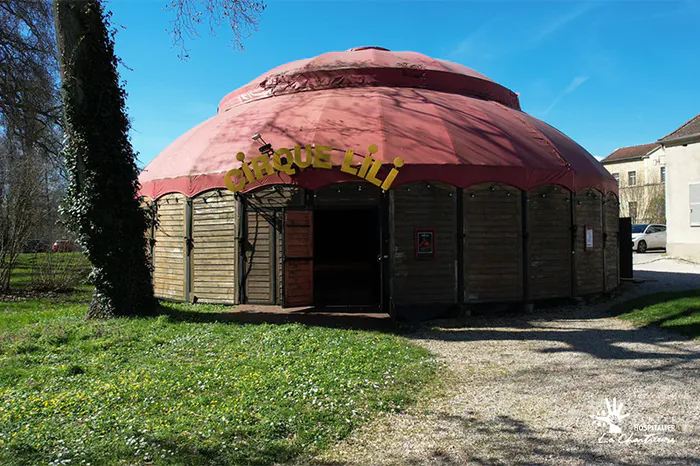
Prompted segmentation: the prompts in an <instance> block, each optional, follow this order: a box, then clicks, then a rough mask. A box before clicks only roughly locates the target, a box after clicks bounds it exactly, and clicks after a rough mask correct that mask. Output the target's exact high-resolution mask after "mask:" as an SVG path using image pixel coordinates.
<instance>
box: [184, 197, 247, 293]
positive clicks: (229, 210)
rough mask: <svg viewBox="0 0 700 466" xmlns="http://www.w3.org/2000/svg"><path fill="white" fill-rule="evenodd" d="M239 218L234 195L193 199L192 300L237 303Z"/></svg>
mask: <svg viewBox="0 0 700 466" xmlns="http://www.w3.org/2000/svg"><path fill="white" fill-rule="evenodd" d="M237 215H239V213H238V211H237V210H236V200H235V198H234V195H233V194H232V193H230V192H226V191H224V192H222V191H219V190H214V191H208V192H205V193H201V194H198V195H197V196H195V197H193V198H192V222H191V223H192V227H191V228H192V233H191V238H192V246H193V247H192V251H191V253H190V254H191V259H190V264H191V268H190V270H191V276H190V277H191V278H190V282H191V284H192V286H191V288H190V290H191V291H190V293H191V294H190V299H191V300H195V299H196V300H197V302H202V303H221V304H233V303H235V302H237V297H236V293H238V292H239V287H238V285H237V279H236V271H237V268H236V256H237V253H238V248H237V244H236V234H237V233H236V230H237V227H238V226H239V223H238V222H237V220H236V217H237Z"/></svg>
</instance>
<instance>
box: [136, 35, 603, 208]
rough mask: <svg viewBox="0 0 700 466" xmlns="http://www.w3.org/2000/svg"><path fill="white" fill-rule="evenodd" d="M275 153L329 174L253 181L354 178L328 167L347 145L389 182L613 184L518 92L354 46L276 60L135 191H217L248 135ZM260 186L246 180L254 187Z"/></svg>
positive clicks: (250, 145) (176, 145)
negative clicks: (312, 148)
mask: <svg viewBox="0 0 700 466" xmlns="http://www.w3.org/2000/svg"><path fill="white" fill-rule="evenodd" d="M256 133H259V134H261V135H262V136H263V138H264V139H265V141H266V142H269V143H271V144H272V146H273V147H274V148H275V149H280V148H292V147H293V146H295V145H301V146H305V145H307V144H316V145H326V146H332V147H333V148H334V151H333V154H332V157H331V160H332V162H333V165H334V168H333V169H332V170H319V169H316V170H314V169H311V168H309V169H305V170H303V171H301V173H299V174H298V175H296V176H294V177H292V178H290V177H289V176H287V175H286V174H276V175H274V176H269V177H267V178H265V179H263V180H262V181H261V182H260V184H297V185H301V186H304V187H307V188H309V189H316V188H319V187H321V186H324V185H327V184H331V183H337V182H344V181H357V178H356V177H353V176H350V175H347V174H345V173H342V172H341V171H340V170H339V167H340V165H341V164H342V161H343V155H344V153H345V151H346V150H347V149H353V150H355V151H356V152H357V153H358V154H367V148H368V146H369V145H370V144H376V145H378V146H379V153H378V154H376V155H375V156H374V157H375V158H378V159H380V160H382V161H383V162H387V163H389V164H391V163H392V162H393V160H394V158H395V157H401V158H403V159H404V161H405V165H404V166H403V167H402V168H401V170H400V172H399V174H398V177H397V178H396V181H395V182H394V184H393V186H398V185H401V184H405V183H410V182H413V181H420V180H423V181H442V182H446V183H450V184H453V185H456V186H460V187H467V186H470V185H473V184H476V183H481V182H501V183H507V184H511V185H514V186H516V187H518V188H520V189H525V190H527V189H530V188H533V187H535V186H538V185H543V184H559V185H563V186H565V187H567V188H569V189H571V190H574V191H577V190H579V189H581V188H585V187H592V188H596V189H598V190H600V191H603V192H609V191H613V192H617V184H616V182H615V180H614V179H613V178H612V175H610V174H609V173H608V172H607V171H606V170H605V169H604V168H603V167H602V165H600V164H599V163H598V161H597V160H595V159H594V158H593V157H592V156H591V155H590V154H589V153H588V152H587V151H586V150H585V149H583V148H582V147H581V146H579V145H578V144H576V143H575V142H574V141H572V140H571V139H569V138H568V137H566V136H565V135H564V134H562V133H561V132H559V131H558V130H556V129H554V128H553V127H551V126H549V125H547V124H546V123H543V122H542V121H540V120H538V119H536V118H534V117H532V116H530V115H527V114H526V113H523V112H522V111H520V106H519V102H518V98H517V96H516V95H515V94H514V93H513V92H511V91H510V90H508V89H506V88H505V87H503V86H501V85H499V84H497V83H495V82H493V81H491V80H490V79H488V78H486V77H485V76H483V75H481V74H479V73H477V72H475V71H473V70H471V69H469V68H466V67H464V66H461V65H457V64H454V63H450V62H446V61H443V60H435V59H432V58H429V57H426V56H425V55H421V54H418V53H413V52H389V51H386V50H384V49H379V48H360V49H353V50H350V51H347V52H333V53H326V54H323V55H320V56H318V57H316V58H312V59H308V60H300V61H296V62H292V63H289V64H287V65H283V66H281V67H278V68H275V69H274V70H272V71H270V72H268V73H266V74H264V75H263V76H261V77H260V78H257V79H255V80H254V81H252V82H251V83H249V84H247V85H246V86H243V87H242V88H240V89H238V90H236V91H234V92H232V93H231V94H229V95H227V96H226V97H225V98H224V99H223V100H222V101H221V103H220V105H219V111H218V114H217V115H216V116H214V117H212V118H211V119H209V120H207V121H205V122H204V123H202V124H200V125H199V126H197V127H195V128H193V129H191V130H190V131H188V132H187V133H186V134H184V135H183V136H181V137H180V138H179V139H177V140H176V141H175V142H173V143H172V144H171V145H170V146H169V147H168V148H167V149H165V150H164V151H163V152H162V153H161V154H160V155H158V156H157V157H156V158H155V159H154V160H153V161H152V162H151V163H150V164H149V165H148V166H147V167H146V169H145V170H144V171H143V173H142V174H141V176H140V182H141V185H142V188H141V193H142V194H144V195H147V196H149V197H151V198H157V197H159V196H161V195H163V194H166V193H169V192H179V193H183V194H185V195H187V196H194V195H196V194H197V193H200V192H202V191H206V190H209V189H212V188H224V187H225V185H224V174H225V173H226V172H227V171H228V170H230V169H232V168H236V167H238V166H240V162H238V161H237V160H236V157H235V156H236V153H238V152H245V153H246V155H247V156H248V159H250V158H251V157H253V156H256V155H259V152H258V147H259V144H258V143H257V142H255V141H253V140H252V139H251V136H253V135H254V134H256ZM260 184H255V185H252V186H247V189H253V188H255V187H256V186H259V185H260Z"/></svg>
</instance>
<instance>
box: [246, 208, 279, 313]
mask: <svg viewBox="0 0 700 466" xmlns="http://www.w3.org/2000/svg"><path fill="white" fill-rule="evenodd" d="M274 222H275V213H274V212H270V211H267V212H265V211H247V212H246V238H245V243H246V244H245V263H244V264H243V267H244V272H243V273H244V275H245V287H246V288H245V295H246V302H248V303H251V304H274V302H275V293H276V292H277V293H278V291H277V290H275V286H274V283H275V279H274V278H275V277H274V276H273V274H274V273H275V271H276V270H277V269H278V267H276V265H275V262H276V261H275V256H276V254H275V247H274V244H273V238H274V236H275V235H274V233H273V224H274Z"/></svg>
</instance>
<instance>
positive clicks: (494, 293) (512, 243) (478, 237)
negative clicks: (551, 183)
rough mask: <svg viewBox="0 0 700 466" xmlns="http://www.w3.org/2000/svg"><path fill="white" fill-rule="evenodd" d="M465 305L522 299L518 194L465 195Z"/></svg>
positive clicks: (489, 189)
mask: <svg viewBox="0 0 700 466" xmlns="http://www.w3.org/2000/svg"><path fill="white" fill-rule="evenodd" d="M462 198H463V206H464V207H463V208H464V231H465V238H464V281H465V285H464V290H465V295H466V296H465V301H466V302H496V301H518V300H521V299H522V298H523V262H522V261H523V257H522V244H523V240H522V239H523V238H522V199H521V191H520V190H519V189H517V188H514V187H511V186H504V185H496V186H490V185H489V186H484V185H481V186H474V187H472V188H469V189H467V190H465V191H464V195H463V197H462Z"/></svg>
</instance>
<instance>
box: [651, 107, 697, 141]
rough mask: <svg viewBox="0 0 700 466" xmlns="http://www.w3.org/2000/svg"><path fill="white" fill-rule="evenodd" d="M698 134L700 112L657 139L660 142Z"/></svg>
mask: <svg viewBox="0 0 700 466" xmlns="http://www.w3.org/2000/svg"><path fill="white" fill-rule="evenodd" d="M695 134H700V113H699V114H697V115H695V116H694V117H693V118H691V119H690V120H688V121H686V122H685V123H683V125H682V126H681V127H680V128H678V129H677V130H675V131H673V132H672V133H670V134H667V135H666V136H664V137H662V138H661V139H659V141H660V142H668V141H672V140H674V139H678V138H683V137H686V136H693V135H695Z"/></svg>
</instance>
